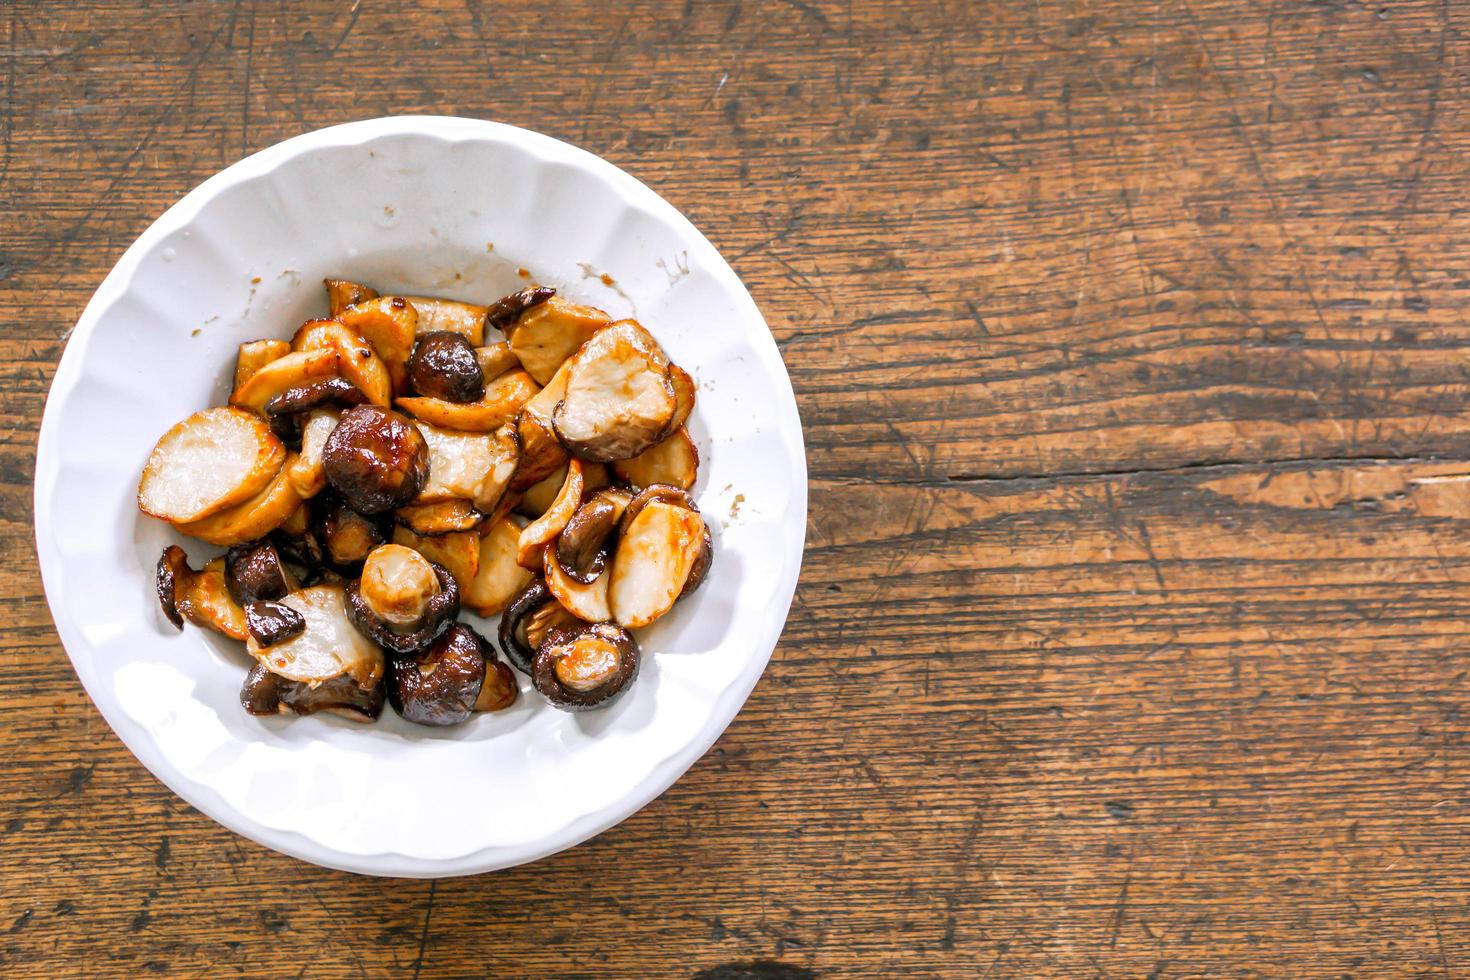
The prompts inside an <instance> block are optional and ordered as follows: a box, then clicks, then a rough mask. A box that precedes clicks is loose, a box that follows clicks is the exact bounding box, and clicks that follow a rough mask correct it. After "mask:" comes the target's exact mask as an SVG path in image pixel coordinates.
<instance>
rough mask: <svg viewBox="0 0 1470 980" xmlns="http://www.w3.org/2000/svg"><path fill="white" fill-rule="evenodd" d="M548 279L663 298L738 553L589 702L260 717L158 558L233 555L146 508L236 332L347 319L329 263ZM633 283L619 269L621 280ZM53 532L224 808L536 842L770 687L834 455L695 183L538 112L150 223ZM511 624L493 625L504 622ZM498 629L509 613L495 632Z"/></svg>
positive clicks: (91, 678)
mask: <svg viewBox="0 0 1470 980" xmlns="http://www.w3.org/2000/svg"><path fill="white" fill-rule="evenodd" d="M522 268H524V269H525V270H528V271H529V274H530V275H531V276H532V277H533V278H534V279H535V280H536V281H538V282H542V283H547V284H550V285H553V286H556V287H557V288H558V289H560V290H562V291H563V293H564V294H566V295H567V296H569V297H571V298H573V299H576V300H580V301H583V302H588V303H591V304H594V305H597V306H601V307H603V308H604V309H606V310H608V311H609V312H610V313H613V314H614V315H623V316H635V317H637V318H638V319H639V320H640V321H641V322H642V323H643V324H644V325H646V326H647V327H648V328H649V329H650V330H651V331H652V332H653V334H654V335H655V336H656V337H657V338H658V339H659V340H660V341H661V342H662V343H663V345H664V347H665V348H666V349H667V350H668V352H669V354H670V355H671V356H672V357H673V358H674V359H675V361H677V362H678V363H679V364H680V365H682V366H683V367H684V368H686V369H687V370H688V371H690V372H691V373H692V374H693V375H694V377H695V379H696V381H697V382H698V385H699V398H698V405H697V407H696V409H695V412H694V416H693V418H692V420H691V425H690V428H691V431H692V433H693V435H694V438H695V441H696V442H697V443H698V446H699V451H700V456H701V458H702V461H703V465H702V468H701V472H700V479H699V484H698V486H697V487H696V494H695V496H696V499H697V500H698V502H699V505H700V508H701V509H702V510H703V512H704V513H705V515H706V519H707V520H708V521H709V523H710V525H711V530H712V531H713V532H714V539H715V559H714V564H713V567H712V569H711V573H710V577H709V579H708V580H707V581H706V584H705V585H704V587H703V588H702V589H700V591H699V592H698V593H696V594H695V595H694V596H693V597H691V598H690V599H689V600H686V601H685V602H683V603H680V605H679V606H678V607H677V608H676V609H675V610H674V612H673V613H671V614H670V615H669V616H667V617H666V618H665V619H664V620H663V621H661V622H659V623H658V624H655V625H654V626H653V627H651V628H650V629H648V630H644V631H641V633H640V640H641V642H642V645H643V649H644V651H645V662H644V666H643V669H642V673H641V675H640V676H639V678H638V681H637V682H636V684H635V685H634V687H633V689H632V690H631V691H630V692H629V693H628V694H627V695H625V696H624V697H623V699H622V700H620V701H619V702H617V703H616V704H615V705H613V706H612V707H610V708H609V709H608V710H606V711H602V712H591V713H587V714H583V715H569V714H565V713H562V712H560V711H557V710H555V709H553V708H551V707H550V706H549V705H547V704H545V703H544V702H543V701H542V700H541V698H540V697H539V696H538V695H537V694H536V693H535V692H534V691H533V690H532V689H531V688H530V685H529V684H528V683H526V682H525V679H524V678H521V681H522V685H521V687H522V696H521V698H520V699H519V701H518V703H517V704H516V705H515V707H514V708H512V709H511V710H508V711H505V712H501V713H498V714H493V715H482V716H476V717H475V718H473V719H472V720H471V721H469V722H467V723H466V724H464V725H461V726H458V727H455V728H451V729H447V730H439V729H429V728H421V727H416V726H411V725H408V724H407V723H405V722H403V720H402V719H400V718H398V717H397V716H396V715H394V714H393V712H392V710H391V709H389V710H385V711H384V717H383V719H382V720H381V721H380V722H379V723H378V724H376V725H370V726H360V725H357V724H354V723H352V722H348V721H343V720H339V719H336V718H332V717H312V718H299V719H285V718H267V719H260V718H253V717H251V716H249V715H247V714H246V713H245V712H244V711H243V710H242V709H241V708H240V705H239V702H238V690H239V687H240V682H241V680H242V679H243V677H244V675H245V671H246V668H247V666H248V664H249V660H248V659H247V658H246V656H245V654H244V651H243V650H242V649H241V648H240V646H239V645H238V644H234V643H230V642H227V641H224V640H223V639H222V638H221V637H218V636H216V635H214V634H208V633H205V632H203V631H201V630H198V629H195V628H193V627H189V628H187V629H186V630H185V632H183V633H182V634H180V633H177V632H175V631H174V629H173V628H172V627H170V626H169V625H168V624H167V623H166V622H165V621H164V619H163V618H162V616H161V614H160V613H159V611H158V608H157V603H156V602H155V601H154V598H153V570H154V565H155V563H156V562H157V560H158V555H159V552H160V551H161V550H162V549H163V547H164V546H165V545H167V544H169V543H171V542H177V543H181V544H183V545H184V546H185V548H186V550H188V552H189V555H190V558H191V559H192V560H193V561H194V563H195V564H196V565H197V564H198V563H199V562H200V561H201V560H202V559H204V558H207V557H209V556H210V555H212V554H214V553H216V552H217V550H218V549H210V548H208V547H206V546H204V545H202V544H201V543H200V542H197V541H190V540H186V539H183V538H181V537H180V536H178V535H176V534H174V533H173V532H172V531H170V530H169V529H168V528H166V527H165V526H164V525H163V524H162V523H160V522H158V521H154V520H152V519H149V518H146V517H144V516H142V515H141V514H139V512H138V510H137V507H136V506H135V503H134V494H135V492H136V489H137V480H138V475H139V470H140V468H141V466H142V463H143V461H144V459H145V458H146V456H147V454H148V451H149V449H150V448H151V446H152V445H153V443H154V441H155V440H156V439H157V438H158V436H159V435H160V434H162V433H163V431H164V430H165V429H167V428H168V427H169V426H170V425H171V424H173V423H174V422H175V421H177V420H178V419H181V418H183V417H184V416H186V415H188V414H190V413H191V412H194V411H196V410H198V409H200V408H203V407H204V406H206V405H218V404H222V403H223V402H224V401H225V399H226V397H227V395H228V391H229V378H230V374H231V371H232V369H233V365H234V360H235V348H236V345H237V344H239V343H240V342H241V341H244V340H250V339H254V338H257V337H280V338H288V337H289V336H290V334H291V332H292V330H293V329H294V328H295V327H296V326H297V325H299V324H300V323H301V322H302V321H304V320H306V319H308V318H309V317H312V316H317V315H324V314H325V299H324V295H323V290H322V286H321V280H322V278H323V277H324V276H328V275H335V276H344V277H348V278H352V279H356V280H361V281H364V282H367V283H370V284H372V285H375V286H377V287H378V288H379V289H382V290H395V291H397V290H403V291H416V292H421V293H436V294H441V295H446V296H450V297H454V298H460V299H473V300H478V301H481V302H487V301H489V300H490V299H493V298H495V297H498V296H500V295H502V294H503V293H506V292H509V291H511V290H513V289H516V288H519V287H520V286H522V285H524V284H525V283H526V279H525V278H523V277H522V276H521V275H520V274H519V272H518V270H520V269H522ZM604 273H605V274H606V275H607V276H608V277H610V282H607V281H604V278H603V274H604ZM35 503H36V543H37V548H38V551H39V554H40V559H41V571H42V574H43V576H44V579H45V586H46V596H47V599H48V601H49V602H50V604H51V611H52V614H53V616H54V618H55V621H56V627H57V631H58V632H59V633H60V634H61V639H62V642H63V643H64V644H65V646H66V649H67V652H68V653H69V654H70V656H71V660H72V663H73V665H74V666H75V668H76V671H77V674H78V675H79V676H80V678H81V680H82V683H83V684H84V685H85V686H86V688H87V691H88V693H89V694H90V695H91V696H92V699H93V701H95V702H96V704H97V706H98V708H100V709H101V711H102V714H103V715H104V716H105V717H106V718H107V721H108V723H109V724H111V725H112V728H113V730H114V731H116V732H117V734H118V735H119V736H120V737H121V738H122V740H123V741H124V742H126V743H127V745H128V747H129V748H130V749H132V751H133V753H134V754H135V755H136V756H137V757H138V759H139V760H140V761H141V762H142V763H143V764H144V765H146V766H147V767H148V768H149V769H151V770H152V771H153V773H154V774H155V775H156V776H158V778H159V779H161V780H163V781H164V782H165V783H167V784H168V786H169V787H170V788H172V789H173V790H174V791H175V792H176V793H178V794H179V795H180V796H182V797H183V798H184V799H186V800H188V801H189V802H190V803H191V804H193V805H194V806H196V807H198V808H199V809H200V810H202V811H204V812H205V813H207V814H209V815H210V816H212V817H213V818H214V819H216V820H218V821H219V822H220V823H222V824H224V825H225V826H227V827H229V828H231V829H232V830H235V831H237V832H239V833H241V834H244V835H245V836H247V837H250V838H252V839H254V840H256V841H259V842H260V843H262V844H265V845H267V846H269V847H273V848H275V849H277V850H279V851H283V852H285V853H287V854H291V855H294V856H296V857H299V858H302V859H304V860H307V861H312V862H315V863H317V864H322V865H326V866H329V867H334V868H340V869H343V870H348V871H356V872H362V873H368V874H383V875H403V876H418V877H437V876H443V875H456V874H473V873H477V872H481V871H489V870H492V869H495V868H503V867H508V866H510V865H515V864H520V863H522V862H525V861H530V860H534V859H536V858H538V857H542V856H544V855H547V854H551V853H553V852H555V851H558V850H561V849H562V848H565V847H569V846H571V845H573V844H576V843H578V842H579V841H582V840H585V839H587V838H588V837H591V836H593V835H594V834H597V833H599V832H601V831H603V830H605V829H607V828H608V827H610V826H612V825H613V824H615V823H617V822H618V821H620V820H622V819H623V818H625V817H627V816H628V815H630V814H632V813H633V812H635V811H636V810H638V808H640V807H642V806H643V805H644V804H646V803H648V802H649V801H650V800H652V799H653V798H654V797H655V796H657V795H658V794H659V793H661V792H663V791H664V790H665V789H666V788H668V786H669V785H670V784H671V783H673V781H674V780H675V779H677V778H678V777H679V775H680V774H681V773H683V772H684V770H685V769H687V768H688V767H689V766H690V765H691V764H692V763H693V762H694V761H695V760H696V759H698V758H699V757H700V756H701V755H702V754H703V753H704V752H705V751H706V750H708V748H709V747H710V746H711V745H712V744H713V743H714V741H715V739H716V738H717V737H718V736H719V734H720V732H721V731H723V730H724V728H725V726H726V725H727V724H729V722H730V720H731V719H732V718H733V717H734V716H735V713H736V712H737V711H738V710H739V709H740V706H741V704H742V703H743V702H744V701H745V698H746V696H747V695H748V694H749V693H750V690H751V688H752V687H754V686H755V682H756V680H757V679H758V678H759V677H760V674H761V671H762V670H763V669H764V667H765V664H766V662H767V660H768V659H769V658H770V654H771V650H772V649H773V647H774V646H775V644H776V640H777V638H778V636H779V635H780V632H781V627H782V625H783V624H784V622H785V619H786V613H787V610H788V608H789V607H790V603H791V597H792V593H793V591H794V589H795V586H796V578H797V571H798V569H799V567H800V564H801V553H802V543H803V539H804V535H805V529H806V462H805V457H804V454H803V449H802V438H801V424H800V420H799V419H798V417H797V413H796V401H795V399H794V397H793V395H792V391H791V383H790V381H789V379H788V378H787V376H786V371H785V369H784V367H783V366H782V364H781V358H780V355H779V353H778V352H777V350H776V345H775V344H774V342H773V341H772V339H771V335H770V332H769V331H768V329H767V327H766V325H765V322H764V321H763V320H762V319H761V315H760V312H759V311H758V310H757V309H756V307H755V304H754V302H752V300H751V298H750V295H749V294H748V293H747V292H746V291H745V289H744V287H743V286H741V284H740V281H739V280H738V278H737V277H736V276H735V273H734V272H733V271H732V270H731V268H730V266H729V265H728V264H726V262H725V261H724V260H723V259H722V258H721V257H720V255H719V253H718V252H716V251H715V249H714V247H713V246H712V245H710V243H709V242H708V241H706V240H705V238H704V236H702V235H701V234H700V233H699V232H698V231H697V230H696V229H695V228H694V226H693V225H691V224H690V223H689V221H688V220H686V219H685V218H684V217H683V216H682V215H680V214H679V212H678V211H676V210H675V209H674V208H673V207H672V206H671V205H669V204H668V203H667V202H665V201H664V200H662V199H661V198H660V197H658V195H656V194H655V193H654V192H653V191H651V190H649V189H648V188H647V187H645V186H644V185H643V184H641V183H639V182H638V181H636V180H635V179H633V178H632V177H630V176H628V175H627V174H625V173H623V172H622V171H620V170H618V169H617V168H616V167H614V166H613V165H612V164H609V163H607V162H605V161H603V160H600V159H598V158H597V157H595V156H593V155H591V154H589V153H586V152H584V151H582V150H579V149H576V148H575V147H572V146H568V145H567V144H565V143H561V142H558V141H556V140H553V139H550V138H548V137H546V136H541V135H538V134H535V133H531V132H527V131H525V130H521V129H515V128H513V127H509V126H503V125H497V124H494V123H488V122H481V121H477V120H469V119H455V118H447V117H401V118H390V119H376V120H371V121H368V122H361V123H352V124H349V125H345V126H337V127H333V128H331V129H324V130H320V131H318V132H314V133H308V134H306V135H304V136H300V137H297V138H295V139H291V140H287V141H286V142H284V143H281V144H279V145H277V146H274V147H271V148H270V149H268V150H264V151H262V152H260V153H257V154H255V155H254V156H251V157H249V158H247V159H245V160H242V161H240V162H239V163H237V164H235V165H234V166H232V167H229V168H228V169H226V170H224V171H223V172H221V173H219V174H217V175H215V176H214V177H212V178H210V179H209V180H207V181H205V182H204V183H203V184H202V185H200V186H199V187H198V188H197V189H195V190H194V191H193V192H191V193H190V194H188V195H187V196H186V197H184V199H183V200H181V201H180V202H179V203H178V204H176V205H174V206H173V207H172V208H170V209H169V210H168V212H166V213H165V214H164V215H163V216H162V217H161V218H159V219H158V221H156V222H155V223H154V224H153V226H152V227H150V228H149V229H148V230H147V231H145V232H144V233H143V235H142V236H141V237H140V238H139V239H138V240H137V241H136V242H134V243H133V245H132V247H130V248H129V249H128V250H127V252H126V253H125V254H124V255H123V257H122V259H121V260H120V261H119V262H118V264H117V266H116V267H115V268H114V269H113V270H112V272H111V273H110V274H109V275H108V276H107V278H106V280H104V281H103V283H102V286H101V287H100V288H99V289H98V290H97V294H96V295H95V296H94V297H93V298H92V301H91V303H89V304H88V306H87V308H86V311H85V312H84V313H83V314H82V318H81V320H80V321H79V322H78V323H77V326H76V330H75V332H74V333H73V334H72V337H71V341H70V343H69V344H68V345H67V348H66V353H65V354H64V355H63V356H62V359H61V364H60V366H59V367H58V369H57V372H56V380H55V382H54V383H53V384H52V387H51V394H50V397H49V399H48V400H47V403H46V414H45V418H44V420H43V422H42V424H41V438H40V447H39V450H38V453H37V460H36V501H35ZM476 625H477V626H480V627H481V628H482V629H484V630H493V626H494V624H493V623H490V624H485V623H479V622H477V623H476ZM490 635H493V632H492V633H491V634H490Z"/></svg>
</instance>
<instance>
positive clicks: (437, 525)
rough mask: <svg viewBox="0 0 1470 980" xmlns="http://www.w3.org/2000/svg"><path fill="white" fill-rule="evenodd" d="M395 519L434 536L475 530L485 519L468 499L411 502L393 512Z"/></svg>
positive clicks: (419, 531) (417, 530)
mask: <svg viewBox="0 0 1470 980" xmlns="http://www.w3.org/2000/svg"><path fill="white" fill-rule="evenodd" d="M393 517H394V519H395V520H396V521H397V522H398V523H399V524H402V525H403V526H404V527H406V528H408V529H409V530H410V531H412V532H413V533H414V534H421V535H424V536H426V537H432V536H433V535H435V534H449V533H451V532H453V531H473V530H474V529H475V528H477V527H479V526H480V524H481V523H482V522H483V521H484V520H485V515H484V514H482V513H480V512H479V511H478V510H475V506H474V504H471V503H470V502H469V501H468V500H441V501H438V502H436V503H432V504H409V505H408V506H406V507H400V508H398V509H397V510H396V511H394V512H393Z"/></svg>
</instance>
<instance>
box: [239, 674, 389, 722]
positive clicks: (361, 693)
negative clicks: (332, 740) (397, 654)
mask: <svg viewBox="0 0 1470 980" xmlns="http://www.w3.org/2000/svg"><path fill="white" fill-rule="evenodd" d="M383 695H384V691H383V684H382V683H381V681H380V682H378V683H375V684H373V685H371V686H369V687H366V688H365V687H362V686H361V685H359V684H358V683H357V681H355V680H353V679H352V678H351V677H348V676H346V675H343V676H341V677H334V678H332V679H331V680H329V681H324V682H323V683H321V684H317V685H314V686H313V685H311V684H306V683H302V682H301V681H293V680H287V679H286V678H284V677H282V676H280V675H279V674H273V673H271V672H270V671H269V670H266V668H265V666H264V665H262V664H256V665H255V666H254V667H251V668H250V673H249V674H247V675H246V676H245V683H244V685H243V686H242V687H241V688H240V704H241V706H242V707H244V709H245V710H246V711H248V712H249V713H250V714H252V715H277V714H279V715H285V714H296V715H311V714H316V713H317V712H318V711H326V712H330V713H331V714H335V715H341V716H342V717H344V718H349V719H351V720H353V721H360V722H369V721H376V720H377V718H378V716H379V715H381V714H382V713H383V700H384V697H383Z"/></svg>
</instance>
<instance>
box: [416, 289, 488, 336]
mask: <svg viewBox="0 0 1470 980" xmlns="http://www.w3.org/2000/svg"><path fill="white" fill-rule="evenodd" d="M403 298H404V299H406V300H408V301H409V303H411V304H413V308H414V309H415V310H418V313H419V335H420V336H422V335H423V334H426V333H439V332H447V333H457V334H459V335H460V336H461V337H463V338H464V339H465V340H467V341H469V342H470V344H471V346H474V347H478V346H480V345H481V344H483V343H484V342H485V317H486V315H487V314H488V313H489V312H490V311H489V309H488V308H487V307H484V306H477V305H476V304H474V303H461V302H460V301H459V300H454V299H438V298H436V297H433V296H405V297H403Z"/></svg>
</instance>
